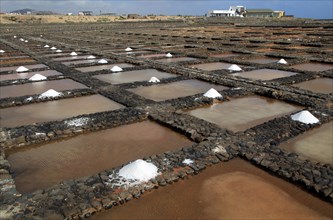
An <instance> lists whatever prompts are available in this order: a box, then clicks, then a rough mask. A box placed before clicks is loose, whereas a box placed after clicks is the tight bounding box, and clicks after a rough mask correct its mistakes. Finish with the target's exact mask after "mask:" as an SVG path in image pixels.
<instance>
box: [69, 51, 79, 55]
mask: <svg viewBox="0 0 333 220" xmlns="http://www.w3.org/2000/svg"><path fill="white" fill-rule="evenodd" d="M69 55H71V56H76V55H77V53H75V52H72V53H70V54H69Z"/></svg>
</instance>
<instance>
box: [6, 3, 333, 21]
mask: <svg viewBox="0 0 333 220" xmlns="http://www.w3.org/2000/svg"><path fill="white" fill-rule="evenodd" d="M230 5H243V6H245V7H246V8H248V9H254V8H270V9H273V10H283V11H286V14H287V15H294V16H295V17H298V18H317V19H333V0H303V1H300V0H243V1H236V0H229V1H226V0H122V1H121V0H0V11H1V12H10V11H13V10H17V9H23V8H31V9H35V10H45V11H54V12H58V13H69V12H72V13H78V11H93V12H94V14H95V15H99V14H100V12H102V13H110V12H113V13H117V14H129V13H136V14H141V15H147V14H156V15H160V14H163V15H179V14H181V15H204V14H206V13H207V12H208V11H209V10H215V9H228V8H229V6H230Z"/></svg>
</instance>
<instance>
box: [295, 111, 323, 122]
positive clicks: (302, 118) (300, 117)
mask: <svg viewBox="0 0 333 220" xmlns="http://www.w3.org/2000/svg"><path fill="white" fill-rule="evenodd" d="M291 119H292V120H294V121H299V122H302V123H304V124H315V123H318V122H319V120H318V118H316V117H315V116H313V115H312V114H311V113H310V112H309V111H307V110H305V111H301V112H298V113H296V114H293V115H291Z"/></svg>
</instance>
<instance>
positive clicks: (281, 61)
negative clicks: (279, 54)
mask: <svg viewBox="0 0 333 220" xmlns="http://www.w3.org/2000/svg"><path fill="white" fill-rule="evenodd" d="M277 63H278V64H288V63H287V61H286V60H285V59H281V60H279V61H278V62H277Z"/></svg>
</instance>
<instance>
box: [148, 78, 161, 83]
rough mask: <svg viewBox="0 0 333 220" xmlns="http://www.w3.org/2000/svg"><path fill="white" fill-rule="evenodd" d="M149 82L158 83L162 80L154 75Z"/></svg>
mask: <svg viewBox="0 0 333 220" xmlns="http://www.w3.org/2000/svg"><path fill="white" fill-rule="evenodd" d="M148 82H150V83H158V82H160V80H159V79H157V78H156V77H155V76H153V77H151V78H150V80H149V81H148Z"/></svg>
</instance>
